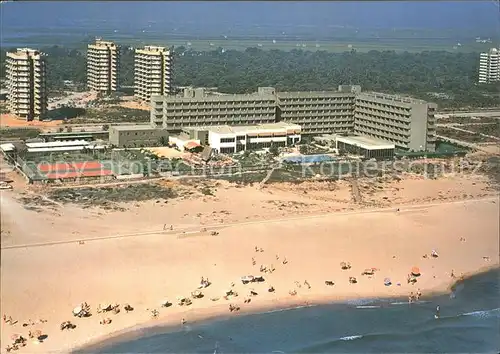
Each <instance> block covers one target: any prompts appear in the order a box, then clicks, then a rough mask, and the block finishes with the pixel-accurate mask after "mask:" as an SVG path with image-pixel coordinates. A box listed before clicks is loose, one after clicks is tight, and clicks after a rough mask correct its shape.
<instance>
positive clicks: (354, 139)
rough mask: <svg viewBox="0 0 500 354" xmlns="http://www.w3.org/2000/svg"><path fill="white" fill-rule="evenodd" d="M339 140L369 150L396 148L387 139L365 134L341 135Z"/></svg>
mask: <svg viewBox="0 0 500 354" xmlns="http://www.w3.org/2000/svg"><path fill="white" fill-rule="evenodd" d="M337 142H342V143H345V144H349V145H354V146H359V147H361V148H363V149H367V150H382V149H394V148H395V147H396V146H395V145H394V144H391V143H389V142H387V141H385V140H380V139H376V138H371V137H368V136H364V135H353V136H339V137H337Z"/></svg>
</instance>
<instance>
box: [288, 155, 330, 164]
mask: <svg viewBox="0 0 500 354" xmlns="http://www.w3.org/2000/svg"><path fill="white" fill-rule="evenodd" d="M282 161H284V162H292V163H319V162H326V161H335V158H334V157H332V156H330V155H297V156H289V157H285V158H283V160H282Z"/></svg>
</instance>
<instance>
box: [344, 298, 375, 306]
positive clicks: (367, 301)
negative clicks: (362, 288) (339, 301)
mask: <svg viewBox="0 0 500 354" xmlns="http://www.w3.org/2000/svg"><path fill="white" fill-rule="evenodd" d="M377 301H378V299H351V300H347V301H346V304H347V305H352V306H363V305H369V304H373V303H375V302H377Z"/></svg>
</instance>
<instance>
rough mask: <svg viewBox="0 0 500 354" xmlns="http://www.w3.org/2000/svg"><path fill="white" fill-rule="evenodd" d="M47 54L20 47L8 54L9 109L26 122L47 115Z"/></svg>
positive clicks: (40, 118)
mask: <svg viewBox="0 0 500 354" xmlns="http://www.w3.org/2000/svg"><path fill="white" fill-rule="evenodd" d="M44 57H45V54H44V53H41V52H40V51H38V50H35V49H29V48H18V49H17V51H16V52H10V53H7V60H6V78H7V91H8V93H7V94H8V108H9V110H10V112H11V113H12V114H15V115H16V116H19V117H21V118H25V119H26V120H34V119H38V120H42V119H44V118H45V116H46V114H47V88H46V63H45V58H44Z"/></svg>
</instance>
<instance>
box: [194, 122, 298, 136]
mask: <svg viewBox="0 0 500 354" xmlns="http://www.w3.org/2000/svg"><path fill="white" fill-rule="evenodd" d="M185 129H186V130H195V131H203V130H208V131H211V132H214V133H219V134H236V133H244V132H248V131H258V130H284V129H290V130H291V129H293V130H299V129H301V127H300V125H298V124H290V123H286V122H277V123H267V124H258V125H241V126H230V125H214V126H203V127H188V128H185Z"/></svg>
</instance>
